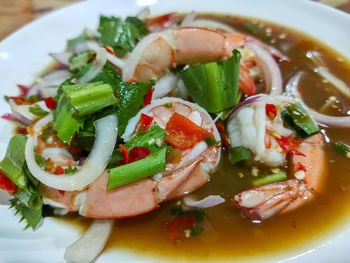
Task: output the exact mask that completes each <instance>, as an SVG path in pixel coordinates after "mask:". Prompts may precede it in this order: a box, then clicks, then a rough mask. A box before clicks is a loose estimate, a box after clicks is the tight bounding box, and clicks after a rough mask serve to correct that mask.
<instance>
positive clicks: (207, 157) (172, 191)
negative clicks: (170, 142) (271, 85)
mask: <svg viewBox="0 0 350 263" xmlns="http://www.w3.org/2000/svg"><path fill="white" fill-rule="evenodd" d="M175 113H176V114H179V115H182V116H183V117H186V118H187V119H189V120H190V121H192V122H193V123H194V124H195V125H197V126H199V127H201V128H203V129H204V130H206V131H207V132H208V133H209V134H211V135H213V137H214V138H215V140H216V141H217V142H218V143H217V144H216V145H213V146H208V145H207V144H206V143H205V142H204V141H201V142H198V143H196V144H195V145H194V146H193V147H192V148H189V149H185V150H183V151H180V155H179V158H177V159H178V160H177V161H176V162H171V163H168V164H167V165H166V170H165V171H164V172H162V173H161V174H157V175H155V176H154V177H153V178H146V179H143V180H140V181H138V182H134V183H131V184H128V185H125V186H122V187H119V188H117V189H114V190H109V191H107V187H106V186H107V182H108V174H107V173H104V174H102V175H101V176H100V177H99V178H98V179H97V180H96V181H95V182H93V183H92V184H91V185H89V186H88V187H87V189H85V190H83V191H81V192H77V191H75V192H64V193H62V191H61V192H59V191H58V190H56V189H52V188H48V187H45V186H42V187H41V192H42V194H43V196H44V197H45V198H44V202H46V203H48V204H53V205H55V204H56V207H60V208H66V210H67V211H79V213H80V214H81V215H83V216H86V217H91V218H123V217H130V216H136V215H139V214H143V213H147V212H149V211H151V210H153V209H156V208H157V207H158V205H159V203H161V202H164V201H166V200H170V199H173V198H176V197H180V196H183V195H186V194H188V193H191V192H193V191H194V190H196V189H198V188H199V187H201V186H202V185H204V184H205V183H206V182H208V180H209V173H210V172H212V171H213V170H214V169H215V168H216V167H217V165H218V163H219V160H220V155H221V147H220V135H219V133H218V131H217V129H216V127H215V125H214V124H213V120H212V119H211V117H210V115H209V114H208V113H207V112H206V111H205V110H204V109H203V108H201V107H199V106H197V105H195V104H193V103H190V102H186V101H183V100H181V99H176V98H163V99H159V100H155V101H154V102H153V103H152V104H150V105H148V106H146V107H145V108H143V109H142V110H141V111H140V112H139V113H138V114H137V115H136V116H135V117H134V118H133V119H131V120H130V121H129V124H128V126H127V128H126V131H125V133H124V134H123V136H122V137H123V138H124V140H125V141H128V140H130V139H131V138H132V137H133V136H134V135H135V134H136V132H137V130H138V128H139V127H140V120H141V114H146V115H148V116H150V117H152V118H153V122H156V123H157V124H158V125H159V126H160V127H161V128H165V127H166V125H167V123H168V122H169V119H170V118H171V117H172V116H173V115H174V114H175Z"/></svg>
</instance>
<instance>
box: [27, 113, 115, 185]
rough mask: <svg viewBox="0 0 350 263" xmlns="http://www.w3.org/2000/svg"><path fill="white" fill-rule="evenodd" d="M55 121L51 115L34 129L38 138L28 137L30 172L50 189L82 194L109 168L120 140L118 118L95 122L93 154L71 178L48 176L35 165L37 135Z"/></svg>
mask: <svg viewBox="0 0 350 263" xmlns="http://www.w3.org/2000/svg"><path fill="white" fill-rule="evenodd" d="M52 120H53V117H52V114H50V115H49V116H47V117H45V118H43V119H41V120H40V121H38V123H36V125H35V126H34V128H33V129H34V132H35V135H34V136H28V140H27V143H26V148H25V156H26V161H27V165H28V168H29V170H30V172H31V173H32V174H33V176H34V177H35V178H36V179H38V180H39V181H40V182H41V183H43V184H45V185H47V186H50V187H52V188H55V189H58V190H64V191H75V190H81V189H83V188H84V187H86V186H87V185H89V184H90V183H92V182H93V181H95V180H96V178H97V177H99V176H100V175H101V174H102V173H103V171H104V170H105V169H106V167H107V164H108V161H109V158H110V157H111V155H112V152H113V149H114V146H115V143H116V140H117V134H118V121H117V117H116V116H115V115H109V116H106V117H104V118H102V119H99V120H97V121H96V138H95V142H94V145H93V147H92V150H91V152H90V154H89V156H88V157H87V159H86V161H85V163H84V165H83V166H81V167H80V169H79V171H78V172H76V173H75V174H71V175H55V174H52V173H48V172H46V171H44V170H42V169H41V168H40V166H39V165H38V164H37V163H36V161H35V154H34V147H35V145H36V143H37V137H38V135H37V133H38V132H39V131H40V130H41V129H42V128H43V127H44V126H45V125H46V124H48V123H49V122H51V121H52Z"/></svg>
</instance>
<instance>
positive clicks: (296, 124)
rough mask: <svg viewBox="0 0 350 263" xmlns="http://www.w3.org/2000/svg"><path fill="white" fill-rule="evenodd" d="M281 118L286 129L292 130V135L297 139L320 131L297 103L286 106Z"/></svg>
mask: <svg viewBox="0 0 350 263" xmlns="http://www.w3.org/2000/svg"><path fill="white" fill-rule="evenodd" d="M281 116H282V119H283V121H284V123H285V124H286V125H287V127H289V128H290V129H293V131H294V134H295V135H296V136H297V137H298V138H299V139H305V138H307V137H309V136H311V135H314V134H315V133H318V132H319V131H320V130H319V129H318V127H317V125H316V124H315V122H314V121H313V120H312V119H311V117H310V115H309V114H308V113H307V111H306V110H305V109H304V107H303V106H302V105H301V103H299V102H298V103H294V104H290V105H289V106H287V107H286V109H285V110H284V111H282V112H281Z"/></svg>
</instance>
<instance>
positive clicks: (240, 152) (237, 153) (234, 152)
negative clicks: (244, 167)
mask: <svg viewBox="0 0 350 263" xmlns="http://www.w3.org/2000/svg"><path fill="white" fill-rule="evenodd" d="M249 159H250V151H249V150H248V149H247V148H245V147H243V146H237V147H233V148H231V149H230V161H231V162H232V163H234V164H235V163H238V162H240V161H243V160H249Z"/></svg>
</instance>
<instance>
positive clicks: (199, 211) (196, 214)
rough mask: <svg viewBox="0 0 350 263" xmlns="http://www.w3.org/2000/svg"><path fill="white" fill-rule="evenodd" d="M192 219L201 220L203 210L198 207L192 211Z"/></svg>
mask: <svg viewBox="0 0 350 263" xmlns="http://www.w3.org/2000/svg"><path fill="white" fill-rule="evenodd" d="M193 216H194V219H195V220H196V222H201V221H203V219H204V216H205V212H204V209H203V208H199V209H197V210H195V211H194V212H193Z"/></svg>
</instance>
